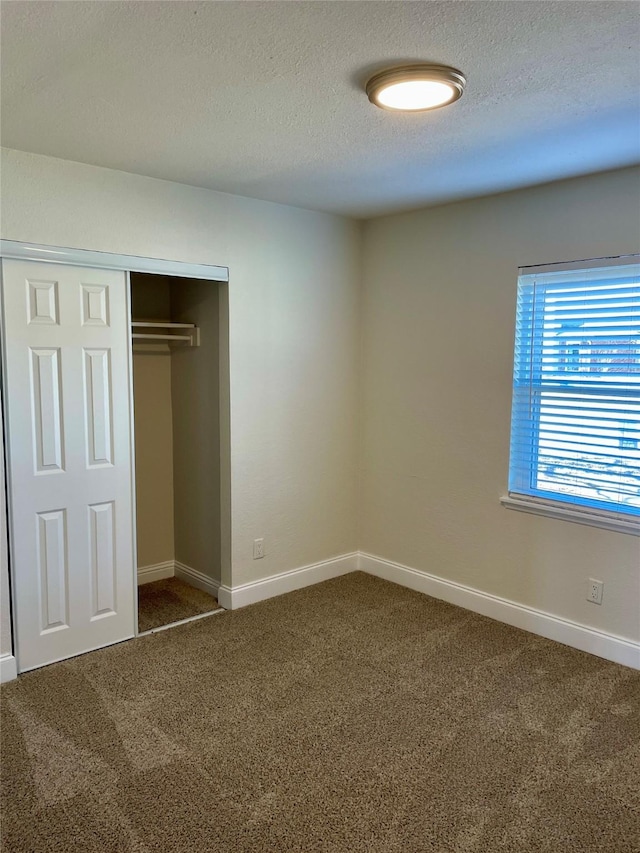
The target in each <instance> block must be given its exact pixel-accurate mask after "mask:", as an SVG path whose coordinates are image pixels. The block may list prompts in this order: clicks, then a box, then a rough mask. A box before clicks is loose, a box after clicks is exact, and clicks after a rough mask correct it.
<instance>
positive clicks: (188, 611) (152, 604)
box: [138, 578, 218, 632]
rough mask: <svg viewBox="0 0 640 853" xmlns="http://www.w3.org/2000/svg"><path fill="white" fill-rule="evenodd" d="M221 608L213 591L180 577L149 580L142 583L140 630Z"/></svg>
mask: <svg viewBox="0 0 640 853" xmlns="http://www.w3.org/2000/svg"><path fill="white" fill-rule="evenodd" d="M217 608H218V602H217V600H216V599H215V598H214V597H213V596H212V595H209V593H208V592H203V590H201V589H197V588H196V587H195V586H191V585H190V584H188V583H185V582H184V581H183V580H180V579H179V578H166V579H165V580H161V581H152V583H145V584H142V585H141V586H139V587H138V631H139V632H142V631H150V630H151V629H152V628H159V627H160V626H161V625H170V624H171V623H172V622H179V621H180V620H181V619H188V618H189V617H190V616H198V615H199V614H201V613H210V612H211V611H212V610H217Z"/></svg>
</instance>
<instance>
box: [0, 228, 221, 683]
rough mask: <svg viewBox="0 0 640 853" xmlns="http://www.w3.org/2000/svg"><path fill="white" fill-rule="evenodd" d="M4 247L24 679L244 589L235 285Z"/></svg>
mask: <svg viewBox="0 0 640 853" xmlns="http://www.w3.org/2000/svg"><path fill="white" fill-rule="evenodd" d="M0 248H1V250H2V288H1V293H0V296H1V299H0V306H1V316H0V322H1V327H2V339H1V343H2V349H1V356H2V358H1V367H2V390H3V393H2V400H3V409H4V412H3V414H4V424H5V437H4V438H5V459H6V473H7V498H8V521H9V564H10V580H11V597H12V637H13V648H14V652H15V654H16V657H17V666H18V671H19V672H24V671H26V670H29V669H34V668H36V667H38V666H43V665H45V664H47V663H52V662H54V661H56V660H63V659H65V658H68V657H72V656H74V655H78V654H82V653H83V652H86V651H90V650H92V649H97V648H101V647H103V646H107V645H111V644H113V643H118V642H121V641H122V640H126V639H129V638H131V637H133V636H135V635H136V634H137V633H142V632H144V630H145V629H149V628H150V627H151V628H154V627H157V626H159V625H160V624H161V623H162V622H165V623H166V622H173V621H176V617H177V618H178V619H183V618H188V617H190V616H192V615H201V614H202V613H203V612H207V611H208V612H211V611H213V610H215V608H216V606H217V605H216V601H215V597H216V594H217V591H218V587H219V586H220V583H221V580H222V577H221V570H222V569H221V567H222V568H223V570H224V578H225V583H227V584H228V583H229V582H230V581H229V578H230V538H231V533H230V530H231V519H230V486H229V483H230V452H229V411H228V409H229V386H228V383H229V373H228V371H229V367H228V287H227V284H226V282H227V281H228V271H227V270H226V269H225V268H223V267H214V266H206V265H194V264H183V263H180V262H169V261H159V260H155V259H145V258H135V257H130V256H125V255H110V254H108V253H101V252H92V251H84V250H80V249H64V248H58V247H47V246H31V245H29V244H19V243H12V242H11V241H2V242H1V243H0ZM136 270H137V271H136ZM191 274H193V275H195V276H197V277H196V278H189V277H187V276H188V275H191ZM221 434H222V435H221ZM223 483H224V486H223ZM158 582H160V583H161V584H162V583H164V584H165V585H166V584H169V583H170V582H174V583H175V584H177V585H178V586H179V587H180V588H181V589H182V593H181V594H180V595H178V594H177V593H175V590H174V591H173V592H171V589H169V594H168V597H167V594H166V591H165V593H162V591H161V590H160V591H154V587H155V584H156V583H158ZM138 583H140V585H138ZM161 593H162V594H161ZM163 595H164V599H163ZM139 597H140V601H141V602H143V599H146V600H148V599H155V601H152V607H151V611H153V613H152V617H153V618H152V620H151V621H152V622H154V620H155V622H154V624H151V625H149V624H148V620H147V624H141V625H138V624H137V611H138V598H139ZM181 608H182V609H181ZM185 608H186V610H185Z"/></svg>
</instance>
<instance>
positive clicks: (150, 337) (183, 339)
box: [131, 320, 200, 347]
mask: <svg viewBox="0 0 640 853" xmlns="http://www.w3.org/2000/svg"><path fill="white" fill-rule="evenodd" d="M136 329H151V330H154V329H158V330H161V329H166V331H164V332H161V331H158V332H155V331H151V332H146V331H145V332H138V331H136ZM174 329H175V330H178V329H179V330H185V329H186V330H188V332H189V334H186V335H185V334H173V331H172V330H174ZM131 338H132V340H134V341H139V342H140V343H145V342H146V343H159V342H160V341H164V342H166V343H168V344H180V345H182V346H185V345H186V346H191V347H199V346H200V329H199V328H198V327H197V326H196V325H195V323H172V322H170V321H169V320H158V321H155V320H132V321H131Z"/></svg>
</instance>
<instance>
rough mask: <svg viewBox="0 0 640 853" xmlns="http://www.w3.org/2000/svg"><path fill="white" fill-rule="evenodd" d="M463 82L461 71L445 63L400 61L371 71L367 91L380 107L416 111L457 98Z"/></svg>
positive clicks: (443, 104)
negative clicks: (398, 63) (377, 70)
mask: <svg viewBox="0 0 640 853" xmlns="http://www.w3.org/2000/svg"><path fill="white" fill-rule="evenodd" d="M466 82H467V81H466V80H465V77H464V74H463V73H462V72H461V71H458V70H457V69H455V68H449V66H447V65H403V66H396V67H395V68H387V69H386V70H385V71H380V72H379V73H378V74H374V76H373V77H372V78H371V79H370V80H369V81H368V83H367V85H366V92H367V96H368V98H369V100H370V101H371V103H372V104H375V105H376V106H377V107H380V108H381V109H383V110H396V111H398V112H412V113H416V112H424V111H425V110H434V109H435V108H436V107H444V106H445V105H446V104H452V103H453V102H454V101H457V100H458V98H460V97H461V96H462V93H463V91H464V86H465V83H466Z"/></svg>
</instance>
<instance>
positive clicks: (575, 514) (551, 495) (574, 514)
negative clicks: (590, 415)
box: [500, 254, 640, 536]
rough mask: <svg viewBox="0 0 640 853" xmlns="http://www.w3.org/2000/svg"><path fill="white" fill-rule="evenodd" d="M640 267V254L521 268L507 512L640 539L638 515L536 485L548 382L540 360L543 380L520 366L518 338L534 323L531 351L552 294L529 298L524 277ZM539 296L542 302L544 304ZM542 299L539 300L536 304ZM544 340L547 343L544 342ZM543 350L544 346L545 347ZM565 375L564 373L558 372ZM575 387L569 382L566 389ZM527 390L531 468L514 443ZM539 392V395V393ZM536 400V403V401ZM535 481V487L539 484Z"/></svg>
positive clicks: (541, 289)
mask: <svg viewBox="0 0 640 853" xmlns="http://www.w3.org/2000/svg"><path fill="white" fill-rule="evenodd" d="M639 262H640V254H638V255H636V254H634V255H623V256H616V257H607V258H595V259H587V260H582V261H572V262H570V263H559V264H544V265H537V266H531V267H520V268H519V270H518V297H517V299H518V302H517V310H516V330H515V341H516V343H515V353H514V372H513V385H512V394H513V398H512V400H513V402H512V420H511V430H510V449H509V489H508V492H507V494H506V495H504V496H503V497H502V498H501V499H500V500H501V503H502V505H503V506H504V507H505V508H507V509H514V510H520V511H523V512H527V513H531V514H534V515H541V516H547V517H550V518H555V519H562V520H565V521H571V522H576V523H578V524H586V525H589V526H594V527H601V528H605V529H608V530H614V531H617V532H622V533H629V534H632V535H636V536H640V515H639V514H637V513H636V512H635V511H624V510H622V511H619V510H617V509H615V508H612V507H611V506H607V505H606V502H605V501H603V502H602V503H600V504H599V503H598V501H597V499H589V500H588V503H586V499H585V498H582V499H581V497H580V496H579V495H575V494H571V493H567V498H566V499H563V498H562V496H561V495H560V494H558V493H557V492H548V491H545V490H544V489H540V488H538V486H537V478H538V476H539V466H538V463H537V459H538V455H539V452H540V441H541V438H540V431H541V427H540V410H541V405H542V397H543V394H544V391H545V382H544V377H543V376H542V359H540V369H539V371H538V372H539V373H540V375H539V376H537V375H534V368H533V365H535V361H534V360H533V359H532V358H531V356H529V357H528V359H521V360H520V362H519V363H518V358H517V355H518V347H519V345H520V339H519V335H521V334H522V322H523V320H522V314H523V313H524V314H525V321H524V322H525V323H526V318H527V317H528V318H529V320H530V323H529V326H528V328H526V327H525V330H526V332H527V336H528V337H530V339H531V343H530V344H529V345H530V346H534V345H538V344H534V340H533V333H534V332H538V330H541V329H542V328H543V325H544V324H543V322H541V321H542V320H544V317H545V299H544V297H546V295H547V292H548V290H551V289H552V285H550V286H549V287H548V288H547V287H546V286H545V284H544V283H542V284H541V285H540V286H538V287H534V288H533V290H532V292H531V294H529V295H527V294H525V293H524V287H522V289H521V284H522V278H523V277H524V276H527V277H532V276H536V277H537V276H544V275H547V274H554V273H570V272H573V271H575V272H576V273H578V274H579V273H580V272H584V273H590V272H592V271H595V270H597V269H599V268H601V267H614V266H620V267H624V266H630V265H636V264H638V263H639ZM540 294H542V295H543V299H541V300H540V299H539V296H540ZM527 298H529V299H531V305H529V306H527V307H525V308H523V306H522V302H521V300H523V299H527ZM536 300H538V301H536ZM541 340H542V339H541ZM540 345H541V346H542V344H540ZM524 368H528V373H527V374H526V375H520V376H519V375H518V373H519V372H522V371H523V369H524ZM558 372H561V371H558ZM570 384H571V382H570V380H569V379H568V382H567V387H568V386H569V385H570ZM525 388H526V389H528V393H529V399H530V414H529V419H528V420H529V425H528V426H526V425H525V426H521V428H520V433H519V435H521V434H522V433H523V432H524V433H526V432H527V431H528V432H529V434H530V435H531V436H532V442H531V446H530V450H529V453H530V456H529V458H528V461H529V464H528V465H517V464H515V463H514V462H513V454H514V441H515V438H514V437H515V435H516V427H515V420H514V418H515V408H516V406H515V399H516V393H517V392H518V391H522V389H525ZM547 390H549V391H552V392H555V391H557V392H560V393H561V390H562V386H560V385H558V384H557V381H556V382H555V383H554V384H553V385H550V386H548V388H547ZM580 390H581V389H580V383H578V385H577V387H576V386H575V383H574V388H573V393H580ZM584 390H585V392H586V391H588V390H589V389H588V386H585V389H584ZM593 390H594V396H596V397H597V391H596V390H595V389H593ZM534 392H535V393H534ZM531 401H533V402H531ZM534 481H535V483H536V484H535V485H534Z"/></svg>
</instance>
